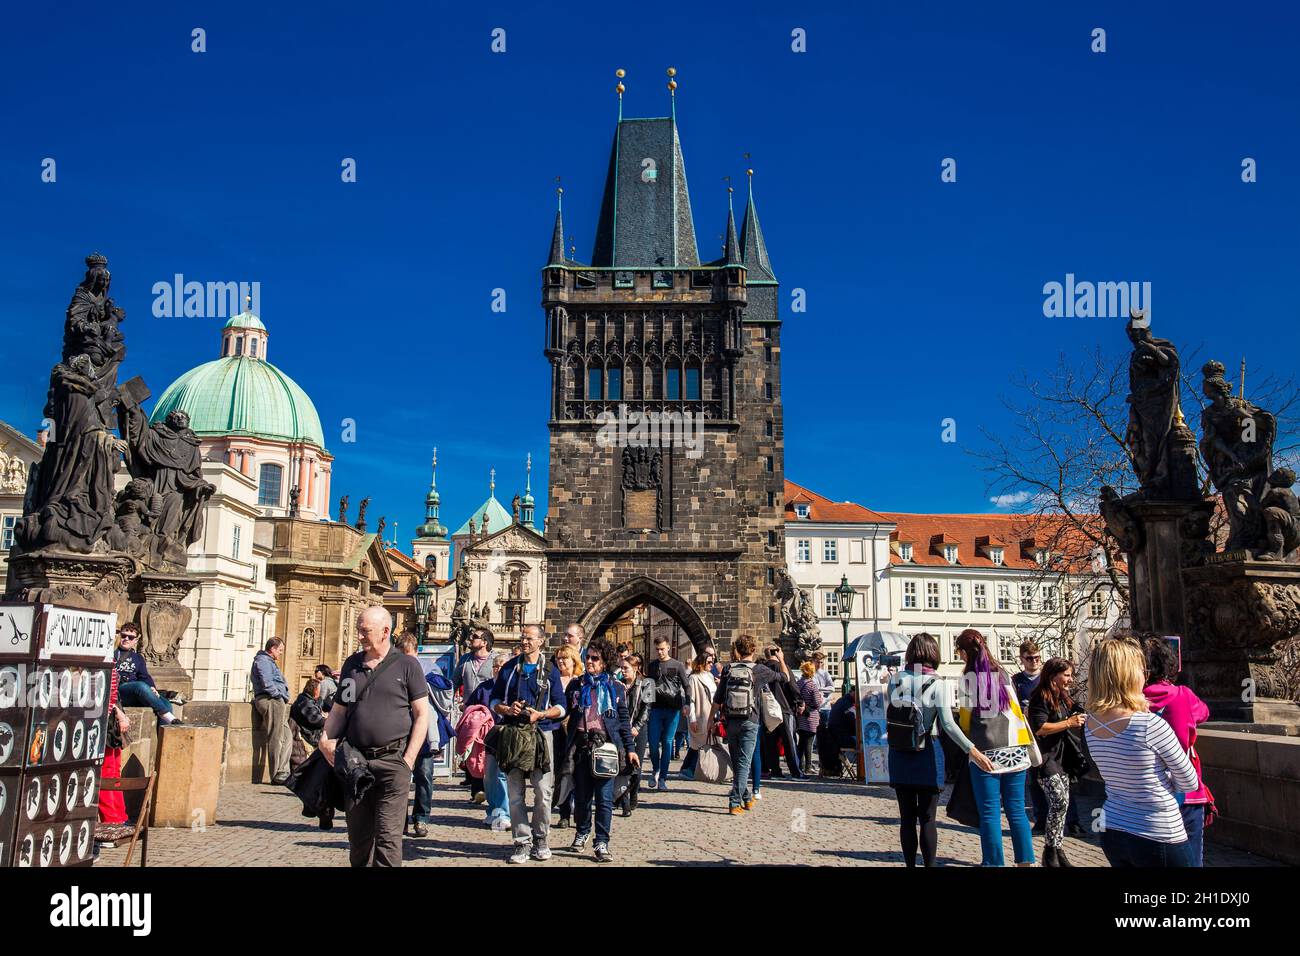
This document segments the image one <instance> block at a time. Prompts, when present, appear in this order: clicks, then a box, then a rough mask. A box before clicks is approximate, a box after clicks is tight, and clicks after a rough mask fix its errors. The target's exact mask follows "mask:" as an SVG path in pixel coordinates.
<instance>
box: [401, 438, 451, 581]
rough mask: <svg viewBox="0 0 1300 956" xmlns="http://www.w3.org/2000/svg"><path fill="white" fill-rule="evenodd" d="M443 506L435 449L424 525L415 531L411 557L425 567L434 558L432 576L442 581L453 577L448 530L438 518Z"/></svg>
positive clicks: (435, 450)
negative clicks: (439, 490) (439, 491)
mask: <svg viewBox="0 0 1300 956" xmlns="http://www.w3.org/2000/svg"><path fill="white" fill-rule="evenodd" d="M441 505H442V497H441V496H440V495H439V494H438V449H437V448H435V449H434V450H433V474H432V477H430V479H429V493H428V494H427V495H425V496H424V524H422V525H420V526H419V527H418V528H416V529H415V538H414V539H412V541H411V556H412V557H413V558H415V560H416V561H418V562H419V563H420V564H422V565H425V566H427V562H428V559H429V557H430V556H432V558H433V575H432V576H433V577H435V578H438V579H440V580H441V579H446V578H450V577H451V576H452V574H451V542H450V541H448V540H447V529H446V528H445V527H444V526H443V524H442V521H441V520H440V519H439V517H438V512H439V510H440V507H441Z"/></svg>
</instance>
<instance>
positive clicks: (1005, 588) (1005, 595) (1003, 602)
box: [997, 584, 1011, 611]
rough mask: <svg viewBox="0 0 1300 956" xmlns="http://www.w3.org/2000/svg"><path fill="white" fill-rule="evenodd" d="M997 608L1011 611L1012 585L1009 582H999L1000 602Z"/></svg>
mask: <svg viewBox="0 0 1300 956" xmlns="http://www.w3.org/2000/svg"><path fill="white" fill-rule="evenodd" d="M997 609H998V610H999V611H1010V610H1011V585H1009V584H999V585H998V604H997Z"/></svg>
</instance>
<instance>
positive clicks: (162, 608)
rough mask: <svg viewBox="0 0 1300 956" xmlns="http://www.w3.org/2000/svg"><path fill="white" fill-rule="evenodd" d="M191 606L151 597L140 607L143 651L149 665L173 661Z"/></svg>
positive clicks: (187, 621)
mask: <svg viewBox="0 0 1300 956" xmlns="http://www.w3.org/2000/svg"><path fill="white" fill-rule="evenodd" d="M189 623H190V609H189V608H188V607H186V606H185V605H184V604H180V603H179V602H177V601H166V600H149V601H146V602H145V603H144V604H143V605H142V606H141V608H140V631H141V633H140V653H141V654H142V655H144V659H145V660H146V661H147V662H148V663H150V664H157V665H164V664H173V663H175V661H176V650H177V648H179V647H180V643H181V637H182V635H184V633H185V628H186V627H188V626H189Z"/></svg>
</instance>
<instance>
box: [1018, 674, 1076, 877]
mask: <svg viewBox="0 0 1300 956" xmlns="http://www.w3.org/2000/svg"><path fill="white" fill-rule="evenodd" d="M1073 686H1074V664H1072V663H1071V662H1070V661H1067V660H1065V659H1064V658H1061V657H1053V658H1051V659H1050V660H1049V661H1048V662H1047V663H1046V664H1044V665H1043V669H1042V672H1041V673H1040V675H1039V679H1038V683H1037V684H1036V685H1034V689H1033V690H1032V691H1030V693H1029V728H1030V729H1031V730H1032V731H1033V732H1034V736H1036V737H1037V738H1038V747H1039V749H1040V750H1041V751H1042V754H1043V762H1042V763H1041V764H1040V765H1039V766H1037V767H1035V768H1034V769H1033V770H1032V771H1030V777H1031V778H1033V782H1034V783H1035V784H1037V786H1038V787H1039V789H1041V790H1042V792H1043V794H1044V796H1046V797H1047V813H1046V814H1045V817H1046V820H1045V823H1044V834H1045V839H1044V841H1043V866H1073V865H1074V864H1073V863H1071V862H1070V861H1069V860H1068V859H1067V858H1066V856H1065V850H1064V848H1063V844H1064V842H1065V817H1066V813H1067V811H1068V810H1069V809H1070V781H1071V780H1074V779H1078V778H1079V777H1080V776H1082V775H1083V772H1084V771H1085V770H1086V769H1087V767H1086V765H1085V763H1084V758H1083V752H1082V750H1081V748H1080V746H1079V743H1078V741H1077V740H1075V738H1074V736H1073V731H1076V730H1078V729H1080V728H1081V727H1083V725H1084V723H1085V722H1086V720H1087V717H1086V715H1085V714H1084V712H1083V708H1082V707H1080V706H1079V705H1078V704H1076V703H1075V702H1074V698H1072V697H1071V696H1070V688H1071V687H1073Z"/></svg>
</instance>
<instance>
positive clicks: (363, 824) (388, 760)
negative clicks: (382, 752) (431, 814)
mask: <svg viewBox="0 0 1300 956" xmlns="http://www.w3.org/2000/svg"><path fill="white" fill-rule="evenodd" d="M369 766H370V772H371V773H373V774H374V775H375V782H374V784H373V785H372V786H371V787H370V789H369V790H367V791H366V793H365V796H363V797H362V798H361V799H360V800H358V801H356V802H355V803H354V802H352V801H351V800H348V801H347V817H348V851H349V854H348V855H349V858H350V861H351V863H352V865H353V866H401V865H402V827H403V826H404V825H405V824H406V800H407V794H409V793H410V792H411V768H410V767H408V766H407V765H406V761H405V760H403V759H402V755H401V753H400V752H399V753H395V754H390V755H389V756H387V757H380V758H379V759H378V760H372V761H370V764H369Z"/></svg>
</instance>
